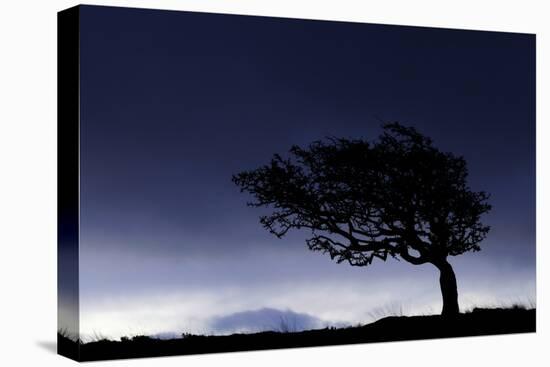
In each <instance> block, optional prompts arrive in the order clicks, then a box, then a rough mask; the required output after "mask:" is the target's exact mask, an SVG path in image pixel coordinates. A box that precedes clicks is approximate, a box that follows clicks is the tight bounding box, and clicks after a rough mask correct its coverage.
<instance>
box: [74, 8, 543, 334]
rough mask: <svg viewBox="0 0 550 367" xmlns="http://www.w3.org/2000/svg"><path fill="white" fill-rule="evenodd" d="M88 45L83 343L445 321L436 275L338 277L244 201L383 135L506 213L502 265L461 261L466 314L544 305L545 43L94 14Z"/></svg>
mask: <svg viewBox="0 0 550 367" xmlns="http://www.w3.org/2000/svg"><path fill="white" fill-rule="evenodd" d="M80 36H81V46H80V52H81V69H80V75H81V132H80V134H81V152H80V154H81V191H80V194H81V233H80V239H81V240H80V241H81V242H80V251H81V252H80V295H81V299H80V310H81V315H80V326H81V333H82V334H83V336H86V335H91V334H93V333H94V332H96V333H100V334H103V335H106V336H110V337H118V336H120V335H132V334H137V333H146V334H154V333H165V332H176V333H179V332H182V331H187V332H195V333H226V332H232V331H235V330H240V331H246V330H252V329H254V328H253V327H251V326H250V325H251V322H252V321H253V322H252V324H258V325H259V326H258V328H271V327H272V325H273V324H274V323H276V322H277V318H281V317H291V318H294V319H297V320H298V324H300V325H302V324H303V325H302V326H303V327H304V328H306V327H311V326H312V325H326V324H342V323H343V324H354V323H359V322H368V321H371V320H372V319H373V318H376V317H377V315H380V314H382V313H384V312H391V311H392V310H393V311H397V310H398V309H401V308H402V309H403V312H405V313H432V312H433V313H438V312H439V311H440V307H441V299H440V298H441V296H440V293H439V292H440V291H439V284H438V273H437V270H436V269H435V267H433V266H431V265H429V264H428V265H423V266H413V265H410V264H408V263H405V262H396V261H395V260H391V259H390V260H388V262H386V263H383V262H375V263H374V264H373V265H372V266H370V267H368V268H355V267H354V268H352V267H350V266H348V265H345V264H336V263H334V262H332V261H331V260H330V258H329V257H327V256H324V255H322V254H320V253H314V252H310V251H308V250H307V248H306V245H305V243H304V238H305V234H304V233H300V232H296V233H292V234H290V235H289V236H287V237H286V238H284V239H282V240H279V239H277V238H274V237H273V236H272V235H270V234H269V233H268V232H267V231H265V230H264V229H263V228H262V227H261V226H260V225H259V223H258V216H259V214H260V213H261V212H262V210H261V209H254V208H249V207H247V206H246V205H245V203H246V201H248V200H249V199H250V198H249V197H247V196H246V194H241V193H240V192H239V190H238V188H237V187H236V186H235V185H234V184H233V183H232V182H231V175H232V174H234V173H236V172H239V171H242V170H245V169H251V168H255V167H257V166H259V165H261V164H263V163H266V162H267V161H268V160H269V159H270V157H271V156H272V155H273V154H274V153H284V152H286V151H287V150H288V148H289V147H290V146H291V145H292V144H298V145H305V144H308V143H309V142H311V141H313V140H317V139H321V138H323V137H325V136H329V135H330V136H339V137H340V136H341V137H354V138H360V137H363V138H366V139H375V138H376V137H377V136H378V135H379V133H380V132H381V129H380V122H379V120H378V119H383V120H386V121H400V122H401V123H403V124H406V125H412V126H415V127H416V128H417V129H418V130H419V131H420V132H422V133H424V134H426V135H428V136H430V137H432V138H433V139H434V142H435V145H436V146H437V147H439V148H440V149H441V150H444V151H451V152H454V153H456V154H460V155H463V156H464V157H465V158H466V160H467V162H468V165H469V170H470V178H469V183H470V185H471V187H472V189H474V190H485V191H488V192H489V193H490V194H491V195H492V196H491V200H490V202H491V204H492V205H493V210H492V212H491V213H490V214H489V215H487V216H486V217H485V221H486V223H488V224H490V225H491V226H492V230H491V232H490V233H489V236H488V238H487V239H486V240H485V241H484V242H483V243H482V251H481V252H479V253H473V254H465V255H463V256H459V257H457V258H451V259H450V261H451V263H452V264H453V266H454V267H455V271H456V273H457V277H458V286H459V301H460V303H461V306H462V308H467V307H471V306H473V305H490V304H508V303H512V302H516V301H532V302H534V300H535V37H534V36H533V35H525V34H511V33H496V32H474V31H462V30H444V29H433V28H415V27H399V26H383V25H369V24H358V23H343V22H322V21H306V20H293V19H280V18H266V17H248V16H229V15H214V14H201V13H186V12H167V11H152V10H138V9H122V8H109V7H90V6H84V7H82V8H81V29H80ZM277 312H279V314H278V313H277ZM281 315H282V316H281ZM251 320H252V321H251ZM262 320H264V321H262Z"/></svg>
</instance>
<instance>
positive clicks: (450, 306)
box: [435, 259, 459, 317]
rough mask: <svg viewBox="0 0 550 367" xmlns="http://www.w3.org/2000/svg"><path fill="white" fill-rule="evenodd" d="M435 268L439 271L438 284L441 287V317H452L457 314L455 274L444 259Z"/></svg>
mask: <svg viewBox="0 0 550 367" xmlns="http://www.w3.org/2000/svg"><path fill="white" fill-rule="evenodd" d="M435 266H437V268H438V269H439V271H440V276H439V284H440V285H441V295H442V296H443V310H442V311H441V315H442V316H444V317H454V316H456V315H458V313H459V308H458V290H457V286H456V277H455V272H454V270H453V267H452V266H451V264H449V262H448V261H447V260H446V259H445V260H443V261H441V262H438V263H437V264H435Z"/></svg>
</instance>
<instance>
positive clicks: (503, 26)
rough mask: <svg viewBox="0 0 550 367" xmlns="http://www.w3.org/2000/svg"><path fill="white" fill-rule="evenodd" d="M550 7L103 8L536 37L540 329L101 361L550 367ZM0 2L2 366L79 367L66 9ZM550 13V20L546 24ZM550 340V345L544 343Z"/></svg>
mask: <svg viewBox="0 0 550 367" xmlns="http://www.w3.org/2000/svg"><path fill="white" fill-rule="evenodd" d="M545 3H546V2H545V1H542V0H538V1H528V0H523V1H505V0H500V1H484V0H478V1H469V0H462V1H441V0H439V1H424V0H413V1H411V0H408V1H407V0H403V1H390V0H385V1H382V0H379V1H365V0H363V1H356V2H353V1H346V0H333V1H319V0H317V1H311V2H308V1H303V0H302V1H299V0H294V1H287V0H263V1H258V0H257V1H244V0H223V1H222V0H219V1H214V0H200V1H199V0H197V1H185V0H180V1H160V0H156V1H152V0H149V1H97V2H95V4H103V5H120V6H134V7H150V8H163V9H180V10H196V11H207V12H223V13H237V14H256V15H273V16H285V17H295V18H312V19H334V20H353V21H360V22H370V23H386V24H405V25H422V26H436V27H450V28H464V29H483V30H499V31H514V32H528V33H537V108H538V111H537V228H538V236H537V262H538V266H537V272H538V274H537V275H538V276H537V291H538V296H537V307H538V320H537V329H538V332H537V333H536V334H529V335H514V336H495V337H475V338H462V339H447V340H432V341H419V342H394V343H379V344H364V345H356V346H344V347H323V348H307V349H292V350H281V351H263V352H247V353H230V354H214V355H203V356H185V357H165V358H156V359H141V360H137V359H134V360H126V361H110V362H99V365H105V366H111V365H113V366H126V365H136V366H145V365H152V364H155V365H159V366H175V365H181V364H185V365H188V366H210V365H220V364H223V365H228V366H237V365H239V366H240V365H244V366H263V365H268V366H270V365H273V366H275V365H280V364H287V365H298V364H307V365H321V366H334V365H348V364H349V365H370V366H382V365H383V366H392V365H397V364H402V365H413V366H416V365H419V366H439V367H441V366H443V365H445V366H446V367H447V366H464V365H470V366H474V365H476V366H477V365H479V366H499V367H500V366H519V365H521V366H542V365H548V363H550V356H549V353H548V349H549V346H550V344H549V342H550V338H548V335H549V333H550V332H549V321H548V320H549V318H548V315H547V312H548V308H549V306H548V301H547V300H548V295H549V294H550V293H549V289H548V287H549V286H548V284H549V282H548V281H547V279H549V277H550V274H549V273H550V272H549V270H548V268H549V267H550V263H549V261H550V259H549V256H548V254H549V250H548V247H547V242H548V239H549V235H548V233H549V231H548V213H547V212H544V208H549V207H550V202H549V199H548V192H549V189H550V188H549V187H548V177H549V170H548V165H545V163H546V162H545V161H546V159H547V158H548V157H549V148H548V146H549V144H548V143H547V141H548V138H550V135H549V128H548V116H549V115H548V105H547V104H545V102H546V103H548V101H550V98H549V93H548V87H549V77H548V76H549V72H548V68H549V66H550V54H549V49H550V42H549V39H550V30H549V26H548V24H549V23H550V22H549V21H548V16H547V14H548V13H549V11H548V10H547V9H545V5H544V4H545ZM76 4H77V3H76V2H73V1H54V0H48V1H34V2H32V1H11V2H10V1H4V2H2V5H0V246H1V256H0V272H1V274H0V299H1V301H0V365H3V366H18V365H30V366H32V365H33V363H34V364H35V365H41V366H43V365H60V366H63V365H69V364H72V363H74V362H72V361H70V360H68V359H65V358H62V357H60V356H57V355H56V354H55V353H54V350H55V337H56V184H57V182H56V144H57V141H56V12H57V11H59V10H62V9H65V8H67V7H70V6H73V5H76ZM545 14H546V18H545ZM545 22H546V24H545ZM545 339H546V342H545Z"/></svg>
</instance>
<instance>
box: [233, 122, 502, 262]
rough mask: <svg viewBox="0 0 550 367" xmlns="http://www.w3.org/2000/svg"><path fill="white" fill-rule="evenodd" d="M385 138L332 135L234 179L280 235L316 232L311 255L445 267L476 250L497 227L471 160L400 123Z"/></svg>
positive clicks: (268, 225)
mask: <svg viewBox="0 0 550 367" xmlns="http://www.w3.org/2000/svg"><path fill="white" fill-rule="evenodd" d="M383 129H384V130H383V133H382V134H381V136H380V137H379V139H378V141H374V142H369V141H366V140H361V139H343V138H328V139H326V140H324V141H316V142H313V143H312V144H310V145H309V146H308V147H307V148H301V147H299V146H293V147H292V148H291V149H290V151H289V153H290V154H289V157H287V158H283V157H282V156H280V155H278V154H275V155H274V156H273V158H272V160H271V162H270V163H269V164H267V165H265V166H262V167H260V168H258V169H255V170H251V171H245V172H241V173H239V174H237V175H235V176H233V181H234V182H235V183H236V184H237V185H238V186H240V188H241V191H245V192H248V193H250V194H252V196H253V197H254V199H255V200H254V201H252V202H250V203H249V205H251V206H256V207H268V208H270V209H271V210H272V213H271V214H270V215H265V216H262V217H261V218H260V222H261V224H262V225H263V226H264V227H265V228H266V229H268V230H269V231H270V232H271V233H273V234H275V235H276V236H278V237H282V236H284V235H285V234H286V233H287V232H288V231H289V230H290V229H293V228H295V229H300V228H303V229H308V230H310V232H311V237H310V238H309V239H308V240H307V241H306V242H307V245H308V247H309V248H310V249H311V250H316V251H322V252H324V253H328V254H329V255H330V256H331V258H333V259H335V260H336V261H338V262H343V261H347V262H349V263H350V264H351V265H355V266H365V265H369V264H371V263H372V261H373V259H374V258H379V259H382V260H384V261H385V260H386V259H387V258H388V256H391V257H395V258H402V259H404V260H406V261H408V262H410V263H413V264H423V263H427V262H430V263H434V264H439V263H441V262H444V261H445V259H446V258H447V256H455V255H459V254H462V253H464V252H466V251H478V250H479V249H480V247H479V243H480V242H481V241H482V240H483V239H484V238H485V236H486V235H487V233H488V231H489V226H486V225H483V224H482V223H481V221H480V217H481V215H482V214H484V213H486V212H488V211H489V210H490V209H491V206H490V205H489V204H488V202H487V200H488V195H487V194H486V193H485V192H483V191H480V192H474V191H472V190H471V189H470V188H469V187H468V186H467V182H466V179H467V175H468V170H467V167H466V161H465V160H464V158H462V157H460V156H455V155H453V154H451V153H444V152H441V151H439V150H438V149H437V148H435V147H434V146H433V145H432V141H431V139H430V138H428V137H425V136H423V135H421V134H420V133H418V132H417V131H416V130H415V129H414V128H412V127H405V126H403V125H400V124H398V123H391V124H386V125H384V126H383Z"/></svg>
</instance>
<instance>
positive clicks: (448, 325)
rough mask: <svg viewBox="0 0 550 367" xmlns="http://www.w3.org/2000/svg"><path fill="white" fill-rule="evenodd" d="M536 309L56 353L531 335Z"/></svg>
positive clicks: (73, 346) (81, 355)
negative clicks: (516, 334)
mask: <svg viewBox="0 0 550 367" xmlns="http://www.w3.org/2000/svg"><path fill="white" fill-rule="evenodd" d="M535 329H536V309H525V308H522V307H512V308H505V309H504V308H496V309H474V310H473V311H471V312H468V313H461V314H459V315H457V317H456V318H452V319H449V318H447V317H443V316H441V315H431V316H390V317H385V318H382V319H380V320H378V321H376V322H373V323H370V324H367V325H363V326H355V327H346V328H330V327H329V328H324V329H318V330H308V331H300V332H280V331H279V332H277V331H266V332H259V333H253V334H232V335H228V336H212V335H210V336H208V335H192V334H183V335H182V336H181V338H176V339H158V338H152V337H148V336H135V337H132V338H122V339H121V341H113V340H107V339H103V340H97V341H93V342H88V343H81V342H75V341H73V340H71V339H69V338H67V337H66V336H64V335H62V334H58V352H59V353H60V354H62V355H65V356H67V357H70V358H73V359H76V360H79V361H93V360H103V359H121V358H136V357H155V356H170V355H185V354H201V353H222V352H235V351H249V350H262V349H280V348H298V347H313V346H326V345H342V344H357V343H371V342H388V341H402V340H418V339H433V338H450V337H463V336H481V335H494V334H514V333H529V332H535Z"/></svg>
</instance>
